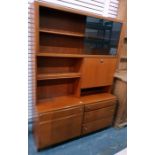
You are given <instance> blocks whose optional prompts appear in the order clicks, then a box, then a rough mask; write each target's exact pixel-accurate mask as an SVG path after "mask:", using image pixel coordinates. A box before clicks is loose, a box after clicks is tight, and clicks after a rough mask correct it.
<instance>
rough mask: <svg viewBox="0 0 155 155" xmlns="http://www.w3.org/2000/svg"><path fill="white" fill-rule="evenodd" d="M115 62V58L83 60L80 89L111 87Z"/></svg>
mask: <svg viewBox="0 0 155 155" xmlns="http://www.w3.org/2000/svg"><path fill="white" fill-rule="evenodd" d="M116 61H117V59H116V58H102V57H101V58H85V59H84V62H83V68H82V74H83V76H82V84H81V87H82V88H90V87H99V86H106V85H112V82H113V75H114V72H115V66H116Z"/></svg>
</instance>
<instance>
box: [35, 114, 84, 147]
mask: <svg viewBox="0 0 155 155" xmlns="http://www.w3.org/2000/svg"><path fill="white" fill-rule="evenodd" d="M81 126H82V114H79V115H71V116H68V117H64V118H60V119H55V120H51V121H45V122H41V123H40V124H39V125H38V128H39V139H38V141H39V146H38V147H39V149H41V148H44V147H47V146H50V145H52V144H56V143H59V142H63V141H65V140H69V139H71V138H73V137H77V136H80V135H81Z"/></svg>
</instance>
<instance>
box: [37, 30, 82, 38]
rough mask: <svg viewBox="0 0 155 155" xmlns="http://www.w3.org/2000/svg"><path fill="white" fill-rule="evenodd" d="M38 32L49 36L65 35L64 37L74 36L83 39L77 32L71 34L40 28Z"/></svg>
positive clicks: (64, 31) (69, 32)
mask: <svg viewBox="0 0 155 155" xmlns="http://www.w3.org/2000/svg"><path fill="white" fill-rule="evenodd" d="M39 31H40V32H44V33H49V34H59V35H66V36H75V37H84V34H82V33H79V32H71V31H66V30H60V29H49V28H40V30H39Z"/></svg>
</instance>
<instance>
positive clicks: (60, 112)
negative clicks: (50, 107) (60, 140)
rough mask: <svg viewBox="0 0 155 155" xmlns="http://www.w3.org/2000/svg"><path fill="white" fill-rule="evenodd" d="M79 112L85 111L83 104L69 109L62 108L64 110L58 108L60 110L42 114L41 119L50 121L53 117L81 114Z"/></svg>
mask: <svg viewBox="0 0 155 155" xmlns="http://www.w3.org/2000/svg"><path fill="white" fill-rule="evenodd" d="M79 113H83V106H79V107H73V108H67V109H62V110H58V111H53V112H48V113H43V114H40V115H39V121H48V120H52V119H59V118H62V117H66V116H69V115H74V114H79Z"/></svg>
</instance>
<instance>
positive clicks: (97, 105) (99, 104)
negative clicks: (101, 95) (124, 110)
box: [85, 100, 116, 111]
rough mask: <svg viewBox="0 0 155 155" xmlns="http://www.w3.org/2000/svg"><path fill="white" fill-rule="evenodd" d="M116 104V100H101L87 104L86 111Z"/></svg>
mask: <svg viewBox="0 0 155 155" xmlns="http://www.w3.org/2000/svg"><path fill="white" fill-rule="evenodd" d="M115 104H116V100H108V101H100V102H94V103H90V104H87V105H85V111H91V110H96V109H100V108H104V107H108V106H113V105H115Z"/></svg>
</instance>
